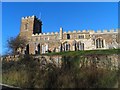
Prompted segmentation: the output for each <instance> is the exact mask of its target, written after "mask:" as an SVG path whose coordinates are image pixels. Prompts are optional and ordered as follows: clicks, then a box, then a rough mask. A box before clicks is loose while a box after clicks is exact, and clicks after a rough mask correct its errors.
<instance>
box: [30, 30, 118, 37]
mask: <svg viewBox="0 0 120 90" xmlns="http://www.w3.org/2000/svg"><path fill="white" fill-rule="evenodd" d="M62 33H63V34H72V33H89V34H109V33H118V29H110V30H96V31H95V30H82V31H81V30H73V31H70V30H69V31H68V32H66V31H64V32H62ZM59 34H60V32H47V33H39V34H38V33H36V34H33V35H32V36H41V35H59Z"/></svg>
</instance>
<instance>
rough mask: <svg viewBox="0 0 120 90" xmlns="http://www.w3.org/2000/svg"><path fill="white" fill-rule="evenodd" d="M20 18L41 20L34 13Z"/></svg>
mask: <svg viewBox="0 0 120 90" xmlns="http://www.w3.org/2000/svg"><path fill="white" fill-rule="evenodd" d="M21 19H22V20H27V19H36V20H38V21H41V20H40V19H39V18H37V17H36V16H35V15H32V16H26V17H22V18H21Z"/></svg>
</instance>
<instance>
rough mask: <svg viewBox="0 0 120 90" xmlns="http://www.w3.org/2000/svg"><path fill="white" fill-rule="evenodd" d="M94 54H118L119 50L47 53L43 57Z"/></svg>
mask: <svg viewBox="0 0 120 90" xmlns="http://www.w3.org/2000/svg"><path fill="white" fill-rule="evenodd" d="M95 54H100V55H103V54H106V55H109V54H120V49H106V50H85V51H66V52H58V53H56V52H54V53H47V54H43V55H48V56H51V55H62V56H67V55H68V56H72V55H95Z"/></svg>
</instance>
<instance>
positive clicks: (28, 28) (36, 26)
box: [20, 15, 42, 38]
mask: <svg viewBox="0 0 120 90" xmlns="http://www.w3.org/2000/svg"><path fill="white" fill-rule="evenodd" d="M39 33H42V21H41V20H40V19H38V18H37V17H36V16H34V15H33V16H28V17H22V19H21V28H20V35H21V36H23V37H26V38H27V37H28V38H30V37H31V36H32V34H39Z"/></svg>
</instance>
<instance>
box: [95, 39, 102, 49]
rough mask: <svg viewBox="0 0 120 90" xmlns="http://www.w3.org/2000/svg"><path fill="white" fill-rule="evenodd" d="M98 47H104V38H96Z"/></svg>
mask: <svg viewBox="0 0 120 90" xmlns="http://www.w3.org/2000/svg"><path fill="white" fill-rule="evenodd" d="M96 48H104V42H103V39H101V38H98V39H96Z"/></svg>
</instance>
